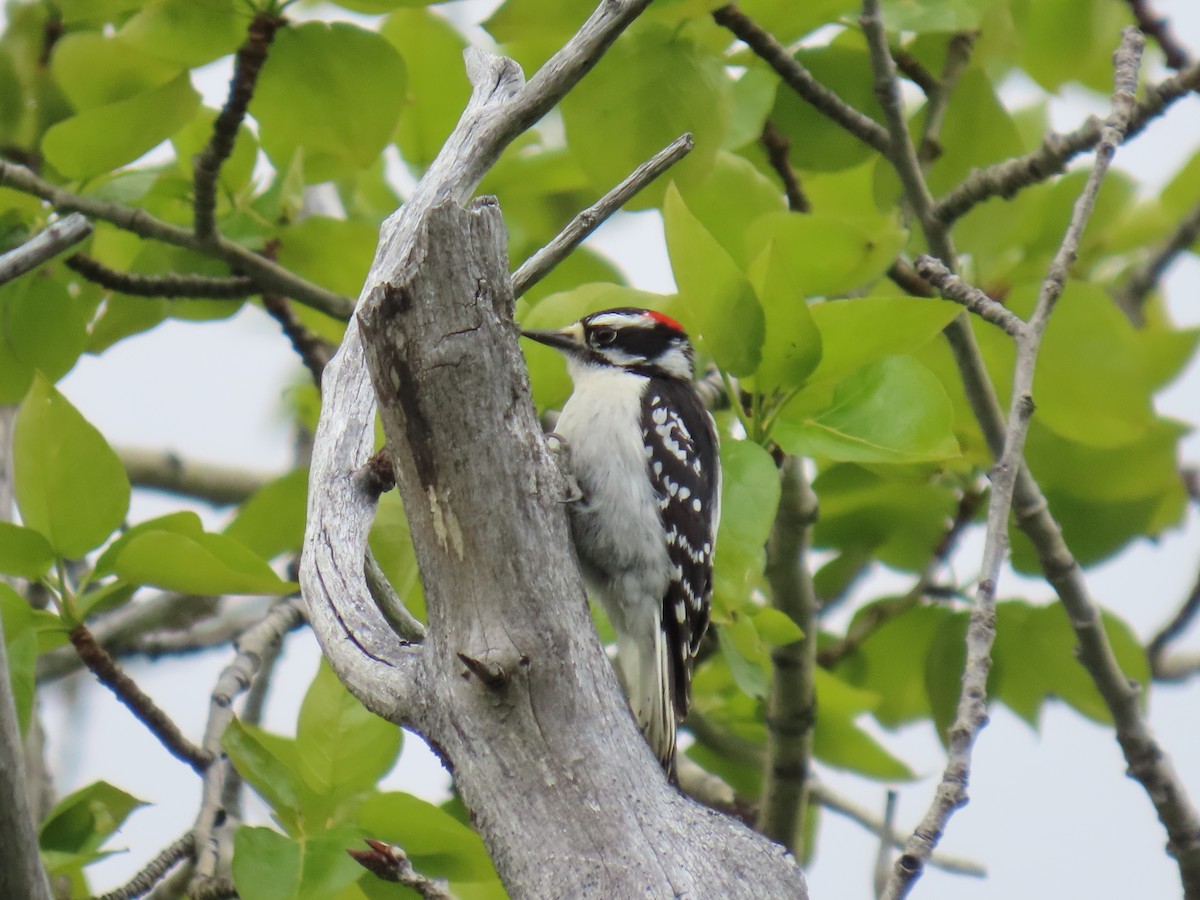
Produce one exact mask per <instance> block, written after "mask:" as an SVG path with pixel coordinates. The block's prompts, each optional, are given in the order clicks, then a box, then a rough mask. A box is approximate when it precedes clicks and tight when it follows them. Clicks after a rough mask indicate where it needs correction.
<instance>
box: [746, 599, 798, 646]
mask: <svg viewBox="0 0 1200 900" xmlns="http://www.w3.org/2000/svg"><path fill="white" fill-rule="evenodd" d="M750 619H751V621H753V622H754V630H755V631H757V632H758V636H759V637H760V638H762V640H764V641H765V642H766V643H768V644H770V645H771V646H773V647H782V646H784V645H785V644H794V643H795V642H796V641H798V640H801V639H802V638H803V637H804V631H803V629H801V628H800V626H799V625H797V624H796V623H795V622H793V621H792V618H791V616H789V615H788V614H787V613H785V612H784V611H783V610H780V609H774V608H773V607H770V606H760V607H758V608H757V609H755V610H754V611H753V612H752V613H751V614H750Z"/></svg>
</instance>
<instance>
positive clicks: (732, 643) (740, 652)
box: [717, 614, 771, 700]
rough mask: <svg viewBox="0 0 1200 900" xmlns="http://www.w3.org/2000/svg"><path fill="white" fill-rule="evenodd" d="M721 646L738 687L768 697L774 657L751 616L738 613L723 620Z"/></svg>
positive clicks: (723, 655)
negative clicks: (767, 648)
mask: <svg viewBox="0 0 1200 900" xmlns="http://www.w3.org/2000/svg"><path fill="white" fill-rule="evenodd" d="M717 646H718V647H720V648H721V657H722V658H723V659H724V660H725V663H726V665H728V666H729V674H730V675H732V676H733V680H734V683H735V684H736V685H737V686H738V689H739V690H741V692H742V693H743V694H745V695H746V696H747V697H753V698H754V699H756V700H762V699H763V698H765V697H766V696H767V691H768V690H769V689H770V687H771V681H770V671H771V660H770V657H769V656H768V655H767V651H766V647H765V646H763V643H762V641H760V640H759V636H758V632H757V631H756V630H755V628H754V623H753V622H752V621H751V620H750V617H749V616H745V615H740V614H734V615H733V616H731V617H730V619H729V620H728V621H727V622H722V623H720V627H719V628H717Z"/></svg>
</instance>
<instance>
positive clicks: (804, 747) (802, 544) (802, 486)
mask: <svg viewBox="0 0 1200 900" xmlns="http://www.w3.org/2000/svg"><path fill="white" fill-rule="evenodd" d="M780 481H781V486H782V490H781V494H780V500H779V509H778V511H777V512H776V514H775V523H774V525H773V526H772V528H771V535H770V537H769V538H768V539H767V566H766V576H767V581H768V583H769V584H770V586H771V605H772V606H774V607H775V608H776V609H778V610H782V611H783V612H785V613H786V614H787V615H788V616H789V617H790V618H791V619H792V621H793V622H795V623H796V624H797V625H799V626H800V628H801V630H802V631H803V632H804V636H803V637H802V638H801V639H800V640H799V641H796V642H794V643H791V644H787V645H784V646H782V647H776V648H775V649H774V650H773V651H772V652H771V692H770V694H769V695H768V697H767V712H766V720H767V752H766V754H765V757H764V762H763V787H762V797H761V801H760V802H761V807H760V809H759V815H758V822H757V828H758V830H759V831H761V832H762V833H763V834H765V835H767V837H770V838H773V839H774V840H776V841H778V842H779V843H781V844H783V846H785V847H787V848H788V849H789V850H794V849H795V847H796V846H797V845H798V844H800V845H802V844H803V841H804V810H805V808H806V806H807V805H808V782H809V767H810V766H811V764H812V737H813V725H814V723H815V719H816V704H817V696H816V690H815V685H814V678H815V675H814V672H815V669H816V666H817V630H818V629H817V597H816V591H815V589H814V588H813V583H812V574H811V572H809V569H808V559H807V556H808V549H809V543H810V541H811V536H812V526H813V523H814V522H815V521H816V518H817V495H816V494H815V493H813V490H812V487H811V486H810V485H809V483H808V479H807V478H806V477H805V474H804V461H803V460H802V459H800V458H799V457H797V456H788V457H786V458H785V459H784V461H783V466H782V468H781V470H780Z"/></svg>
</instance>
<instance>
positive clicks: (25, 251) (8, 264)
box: [0, 213, 92, 284]
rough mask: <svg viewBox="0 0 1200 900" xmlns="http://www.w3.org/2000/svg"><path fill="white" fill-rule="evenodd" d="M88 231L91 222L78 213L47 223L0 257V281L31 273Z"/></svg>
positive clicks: (5, 281) (73, 243)
mask: <svg viewBox="0 0 1200 900" xmlns="http://www.w3.org/2000/svg"><path fill="white" fill-rule="evenodd" d="M91 233H92V223H91V222H89V221H88V220H87V217H86V216H84V215H82V214H81V213H71V215H69V216H66V217H65V218H63V219H60V220H59V221H57V222H55V223H53V224H52V225H47V226H46V227H45V228H43V229H42V230H41V231H39V232H38V233H37V234H35V235H34V236H33V237H31V238H30V239H29V240H27V241H26V242H25V243H23V244H22V245H21V246H20V247H17V248H16V249H14V250H9V251H8V252H7V253H5V254H4V255H3V256H0V284H7V283H8V282H10V281H12V280H13V279H14V278H16V277H18V276H20V275H24V274H25V273H26V272H32V271H33V270H34V269H36V268H37V267H38V266H40V265H41V264H42V263H44V262H46V261H48V260H51V259H53V258H54V257H56V256H58V254H60V253H62V252H63V251H64V250H66V249H67V248H69V247H73V246H74V245H75V244H78V243H79V242H80V241H82V240H83V239H84V238H86V237H87V236H88V235H89V234H91Z"/></svg>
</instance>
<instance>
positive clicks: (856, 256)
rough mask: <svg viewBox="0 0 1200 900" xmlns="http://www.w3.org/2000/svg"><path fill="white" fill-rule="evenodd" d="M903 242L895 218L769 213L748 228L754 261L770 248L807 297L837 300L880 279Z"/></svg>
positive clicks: (902, 234)
mask: <svg viewBox="0 0 1200 900" xmlns="http://www.w3.org/2000/svg"><path fill="white" fill-rule="evenodd" d="M906 239H907V234H906V232H905V230H904V227H903V226H902V225H901V224H900V221H899V219H898V218H897V217H896V216H894V215H881V214H876V215H870V216H863V215H853V216H852V215H842V214H839V215H832V214H828V213H821V212H813V213H809V214H807V215H796V214H795V213H786V212H784V213H769V214H767V215H765V216H760V217H759V218H758V219H756V220H755V222H754V223H753V224H752V225H751V226H750V228H749V229H748V231H747V233H746V235H745V241H746V245H747V247H748V248H750V253H751V255H752V256H757V255H758V254H759V253H760V252H761V251H762V250H763V249H764V248H765V247H767V246H768V245H770V244H773V245H774V248H775V252H776V253H779V254H782V255H783V256H784V257H785V258H786V259H787V260H788V263H789V265H790V266H791V268H792V270H793V271H794V272H795V273H796V282H797V283H798V284H800V285H803V287H804V291H805V294H807V295H808V296H822V297H827V296H835V295H839V294H846V293H850V292H852V291H855V290H857V289H859V288H862V287H863V286H864V285H867V284H870V283H872V282H874V281H877V280H878V279H879V278H881V277H882V276H883V274H884V272H886V271H887V269H888V266H890V265H891V264H892V262H893V261H894V260H895V258H896V254H897V253H899V252H900V250H901V248H902V247H903V246H904V243H905V241H906Z"/></svg>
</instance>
